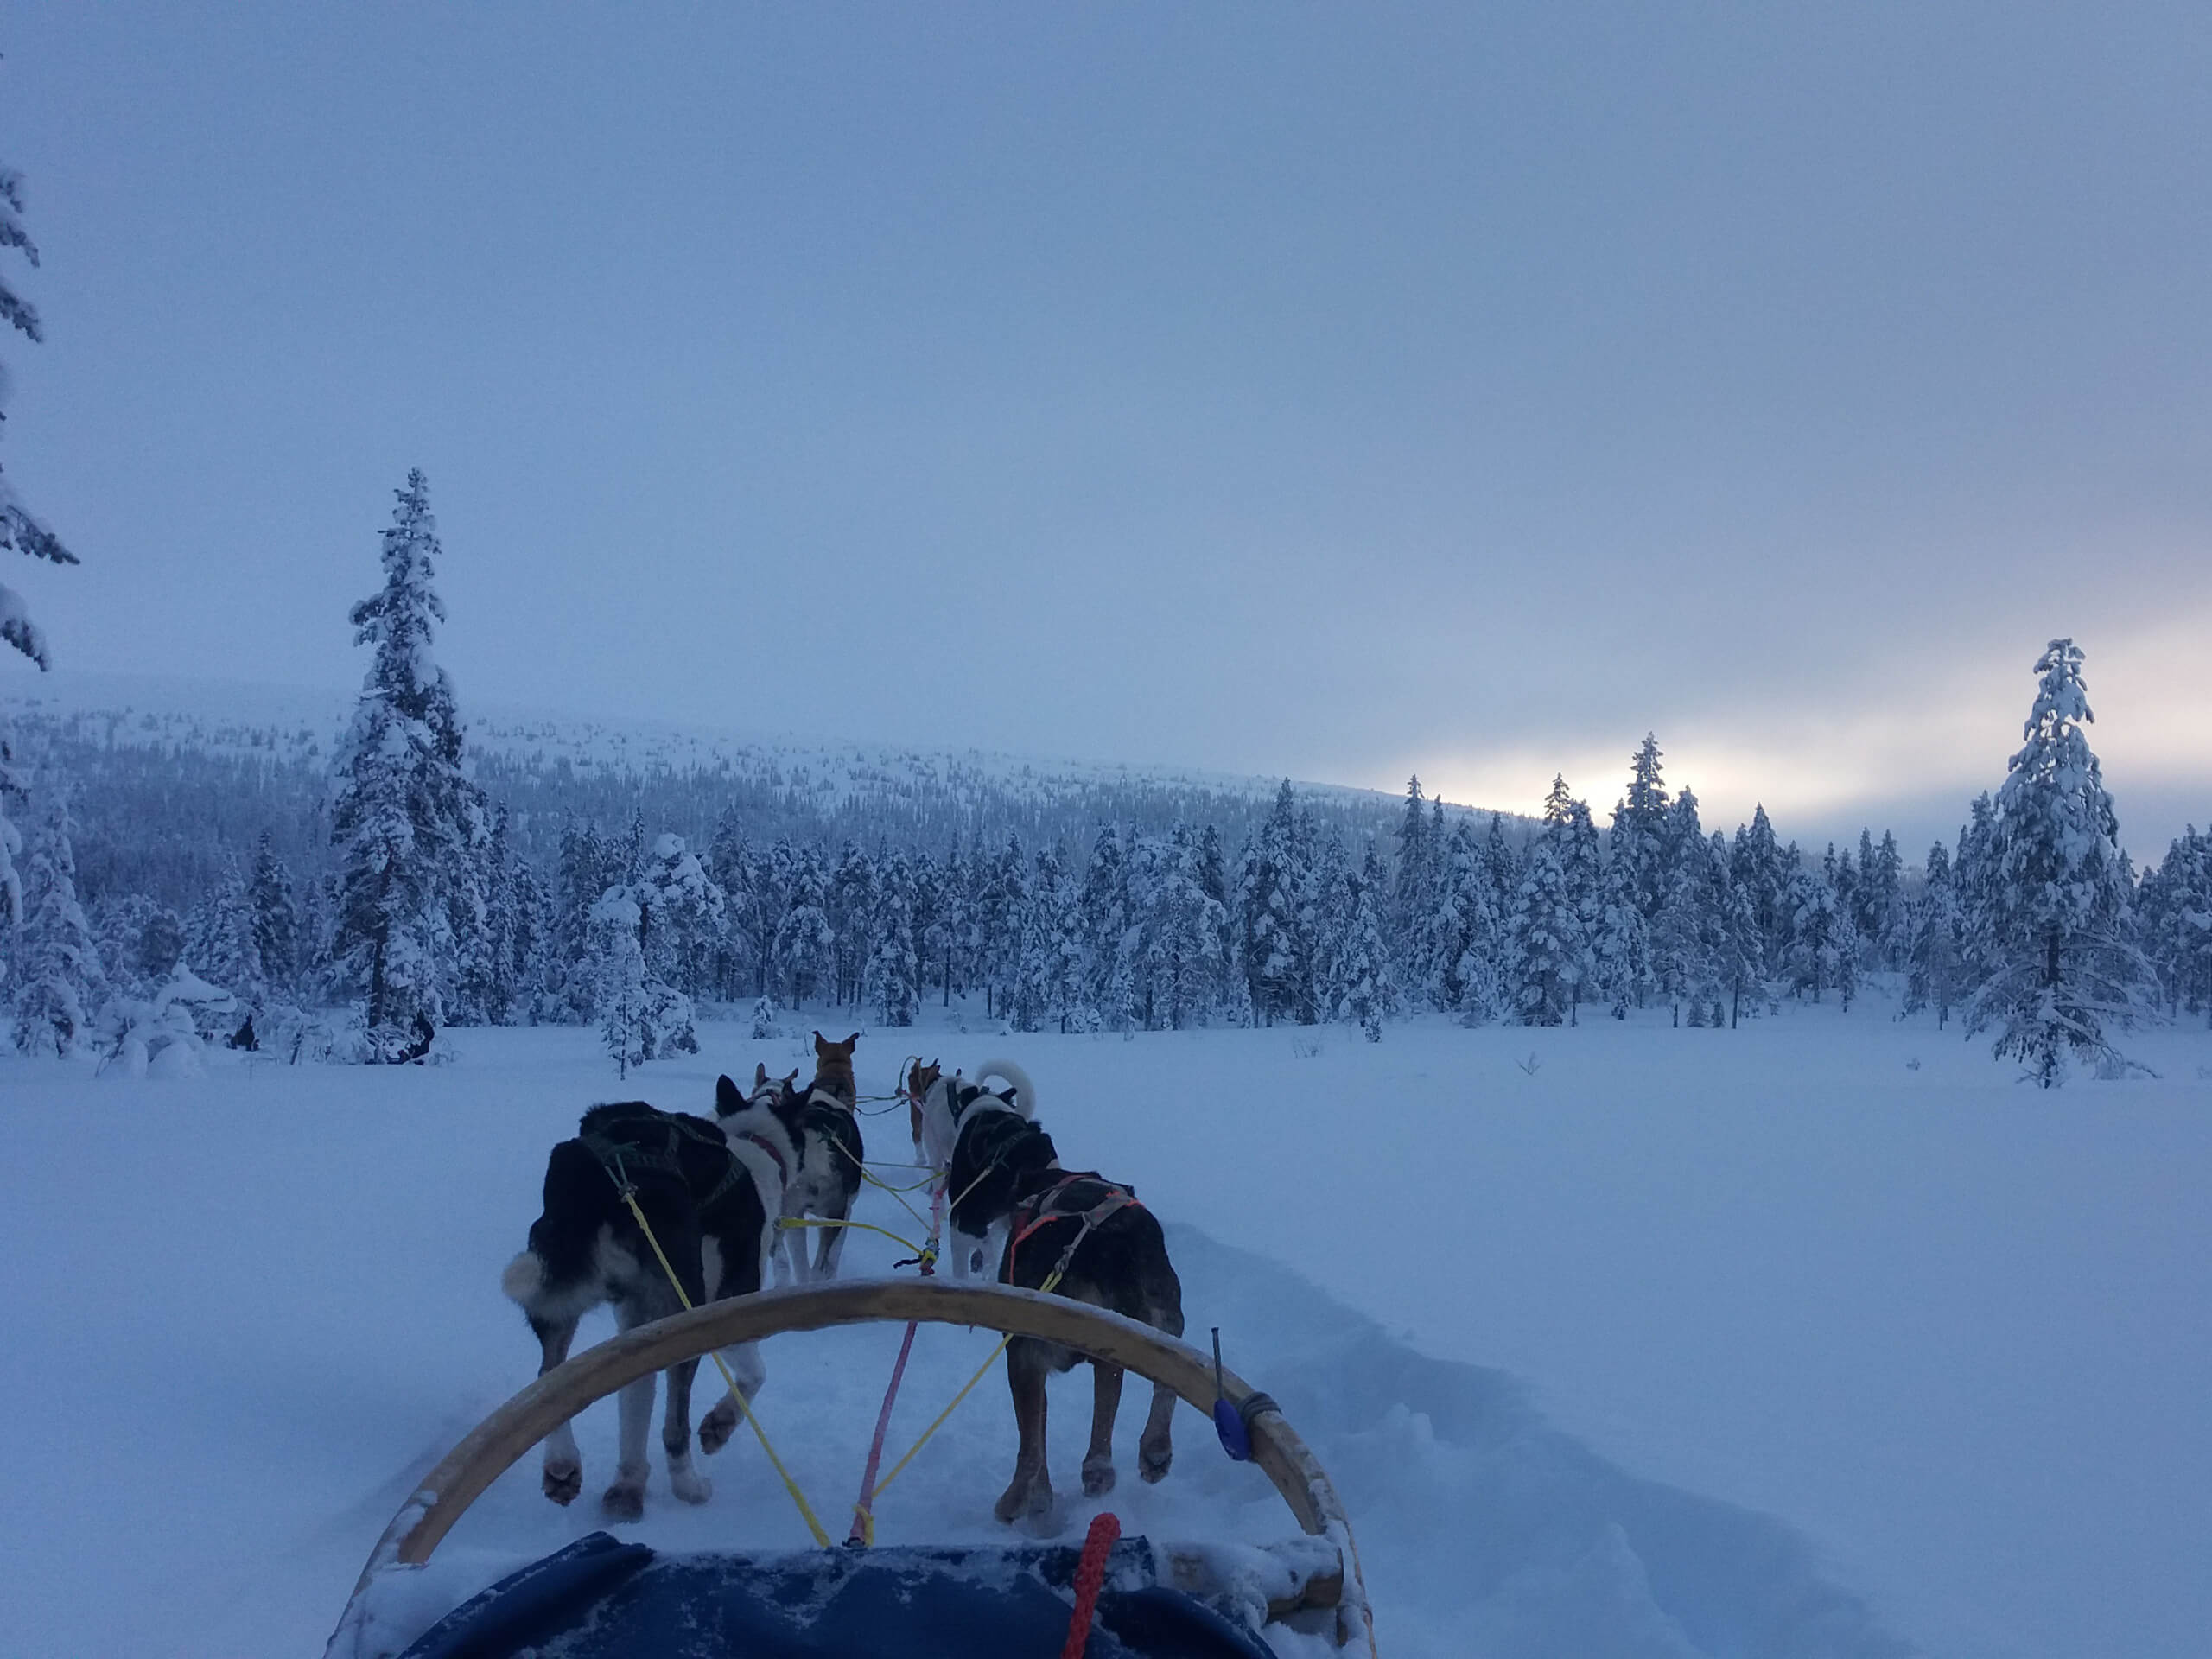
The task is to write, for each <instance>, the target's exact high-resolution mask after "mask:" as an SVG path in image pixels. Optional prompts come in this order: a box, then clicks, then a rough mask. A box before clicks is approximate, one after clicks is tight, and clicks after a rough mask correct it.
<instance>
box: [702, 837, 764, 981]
mask: <svg viewBox="0 0 2212 1659" xmlns="http://www.w3.org/2000/svg"><path fill="white" fill-rule="evenodd" d="M707 874H708V876H709V878H710V879H711V880H713V882H714V884H715V886H716V887H720V888H721V890H722V929H721V938H720V939H719V940H717V941H716V943H715V995H716V996H717V997H719V998H720V999H721V1001H725V1002H734V1001H737V1000H738V999H739V998H740V997H741V996H743V995H744V994H745V989H746V987H747V986H748V985H751V986H753V988H755V989H756V990H757V989H758V988H760V986H762V985H764V984H765V983H766V980H765V978H764V977H763V976H762V973H761V957H762V950H761V939H762V936H761V932H760V892H759V883H758V880H757V877H756V874H755V871H754V868H753V855H752V852H751V850H750V849H749V847H748V844H747V841H746V838H745V826H744V823H743V821H742V819H741V817H740V816H739V813H738V810H737V809H736V808H735V807H734V806H730V807H724V808H723V809H722V814H721V817H720V818H718V819H716V820H715V835H714V839H713V840H712V841H711V842H709V844H708V847H707Z"/></svg>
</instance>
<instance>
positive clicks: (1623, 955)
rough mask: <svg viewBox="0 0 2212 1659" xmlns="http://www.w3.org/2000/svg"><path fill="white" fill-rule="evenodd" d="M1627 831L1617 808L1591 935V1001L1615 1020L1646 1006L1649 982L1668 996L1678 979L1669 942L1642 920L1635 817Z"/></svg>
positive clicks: (1601, 874)
mask: <svg viewBox="0 0 2212 1659" xmlns="http://www.w3.org/2000/svg"><path fill="white" fill-rule="evenodd" d="M1629 830H1630V833H1629V834H1627V835H1624V833H1623V819H1622V813H1621V811H1620V810H1618V809H1616V810H1615V811H1614V814H1613V836H1614V845H1613V855H1612V856H1611V858H1609V859H1607V860H1606V861H1605V868H1604V870H1603V871H1602V872H1601V873H1600V874H1599V879H1598V910H1597V921H1596V926H1595V927H1594V928H1593V929H1592V933H1591V939H1590V957H1591V963H1592V977H1591V984H1590V996H1591V1000H1592V1001H1597V1002H1603V1003H1604V1004H1605V1005H1606V1007H1608V1008H1609V1009H1610V1010H1611V1013H1612V1016H1613V1018H1614V1019H1616V1020H1625V1019H1627V1018H1628V1011H1629V1010H1630V1008H1632V1007H1640V1006H1642V1004H1643V997H1644V993H1645V989H1646V988H1647V987H1649V986H1652V985H1655V984H1656V986H1657V987H1658V988H1659V991H1660V994H1661V995H1669V994H1670V993H1671V988H1672V986H1673V984H1674V983H1675V980H1670V979H1669V976H1668V974H1667V972H1666V969H1667V965H1668V962H1667V957H1666V955H1665V951H1666V949H1667V942H1666V941H1664V940H1655V939H1654V938H1653V937H1652V931H1651V929H1650V928H1649V927H1647V925H1646V924H1645V922H1644V918H1643V908H1642V906H1641V903H1640V901H1639V898H1638V893H1637V887H1638V880H1637V878H1638V875H1639V871H1638V869H1637V858H1636V856H1635V855H1634V852H1633V850H1632V849H1633V847H1634V825H1633V821H1630V826H1629ZM1663 914H1664V910H1663V907H1662V915H1663ZM1675 977H1676V979H1678V978H1679V976H1675Z"/></svg>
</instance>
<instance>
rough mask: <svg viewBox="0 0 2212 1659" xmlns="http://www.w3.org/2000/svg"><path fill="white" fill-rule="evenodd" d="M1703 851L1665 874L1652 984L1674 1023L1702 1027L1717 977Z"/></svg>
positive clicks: (1715, 928) (1715, 925) (1654, 930)
mask: <svg viewBox="0 0 2212 1659" xmlns="http://www.w3.org/2000/svg"><path fill="white" fill-rule="evenodd" d="M1716 897H1717V895H1715V894H1714V893H1713V892H1712V890H1711V885H1710V883H1709V882H1708V881H1707V871H1706V868H1705V861H1704V859H1703V857H1702V855H1696V856H1691V857H1687V858H1684V859H1682V860H1681V861H1679V862H1678V863H1676V864H1675V868H1673V870H1671V871H1670V872H1669V874H1668V877H1667V892H1666V895H1665V897H1664V898H1663V899H1661V901H1660V905H1659V914H1658V915H1657V916H1656V917H1655V918H1653V920H1652V925H1651V963H1652V972H1651V980H1652V983H1653V984H1654V985H1655V986H1656V988H1657V989H1658V992H1659V995H1661V996H1662V997H1663V998H1665V999H1666V1001H1667V1003H1668V1005H1669V1007H1670V1009H1671V1010H1672V1011H1673V1017H1674V1023H1675V1025H1676V1026H1681V1025H1682V1024H1683V1023H1684V1020H1683V1014H1684V1012H1685V1010H1687V1011H1688V1016H1689V1017H1688V1024H1690V1025H1693V1026H1702V1025H1704V1024H1706V1023H1707V1014H1708V1012H1709V1011H1710V1009H1711V1007H1712V1005H1713V1001H1714V995H1713V987H1714V982H1715V981H1716V978H1717V976H1718V969H1717V968H1716V966H1715V963H1714V961H1713V957H1714V950H1713V945H1714V944H1715V940H1716V936H1717V934H1718V932H1719V917H1718V916H1717V915H1715V914H1714V913H1713V912H1714V909H1715V900H1716Z"/></svg>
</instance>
